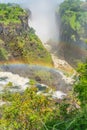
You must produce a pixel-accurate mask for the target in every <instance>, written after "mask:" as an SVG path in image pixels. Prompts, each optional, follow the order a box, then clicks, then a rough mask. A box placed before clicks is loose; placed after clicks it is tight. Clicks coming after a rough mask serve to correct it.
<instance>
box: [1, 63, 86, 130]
mask: <svg viewBox="0 0 87 130" xmlns="http://www.w3.org/2000/svg"><path fill="white" fill-rule="evenodd" d="M81 66H82V68H81V67H80V69H79V73H80V78H79V81H77V82H76V84H75V85H74V95H72V94H70V95H69V96H68V98H66V99H63V100H54V99H53V98H52V97H51V95H49V96H48V95H44V94H37V92H38V89H37V88H36V87H34V84H35V81H33V80H31V87H29V88H27V89H26V90H25V91H24V92H22V93H10V92H9V91H8V89H6V90H5V93H4V94H1V99H2V100H3V101H5V102H6V104H5V105H3V106H1V107H0V130H20V129H21V130H24V129H25V130H87V105H86V103H87V95H86V93H85V92H86V91H85V90H86V87H87V83H86V81H87V78H86V76H87V73H86V71H87V64H85V65H81ZM82 78H83V79H84V82H82ZM81 83H82V84H81ZM9 86H10V87H11V86H12V83H9ZM75 95H76V96H75Z"/></svg>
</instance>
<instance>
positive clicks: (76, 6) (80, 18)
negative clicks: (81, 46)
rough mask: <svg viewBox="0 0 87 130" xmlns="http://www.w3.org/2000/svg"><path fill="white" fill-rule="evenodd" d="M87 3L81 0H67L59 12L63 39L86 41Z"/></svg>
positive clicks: (67, 40)
mask: <svg viewBox="0 0 87 130" xmlns="http://www.w3.org/2000/svg"><path fill="white" fill-rule="evenodd" d="M84 5H85V6H86V8H87V3H86V2H83V1H81V0H65V1H64V2H63V3H61V5H60V7H59V11H57V14H59V15H60V18H61V25H62V26H61V28H60V30H61V40H62V41H66V42H77V41H79V42H81V41H83V42H84V39H86V38H87V29H86V28H87V10H85V7H84Z"/></svg>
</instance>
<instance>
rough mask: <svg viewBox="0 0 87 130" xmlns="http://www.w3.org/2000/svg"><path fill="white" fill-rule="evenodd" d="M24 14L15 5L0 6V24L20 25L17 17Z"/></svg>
mask: <svg viewBox="0 0 87 130" xmlns="http://www.w3.org/2000/svg"><path fill="white" fill-rule="evenodd" d="M25 14H26V12H25V11H24V10H23V9H22V8H20V6H18V5H16V4H7V5H6V4H0V23H3V24H6V25H7V24H9V23H11V22H12V23H21V21H20V19H19V16H20V15H22V16H23V15H25Z"/></svg>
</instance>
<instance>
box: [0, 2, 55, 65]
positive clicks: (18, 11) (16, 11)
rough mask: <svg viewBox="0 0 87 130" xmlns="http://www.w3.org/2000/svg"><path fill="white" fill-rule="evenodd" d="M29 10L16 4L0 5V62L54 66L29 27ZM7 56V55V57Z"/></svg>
mask: <svg viewBox="0 0 87 130" xmlns="http://www.w3.org/2000/svg"><path fill="white" fill-rule="evenodd" d="M30 15H31V12H30V11H29V10H24V9H22V8H21V7H20V6H19V5H16V4H0V40H1V41H0V46H1V47H2V48H1V49H0V54H1V56H0V60H1V61H2V60H4V61H6V60H7V58H8V61H10V60H12V59H15V61H16V60H19V61H20V60H21V61H22V62H24V63H32V64H42V65H48V66H52V65H53V63H52V58H51V56H50V54H49V53H48V52H47V50H46V49H45V48H44V46H43V45H42V42H41V41H40V39H39V38H38V36H37V35H36V34H35V30H34V29H33V28H30V27H29V26H28V19H29V17H30ZM6 54H7V55H6Z"/></svg>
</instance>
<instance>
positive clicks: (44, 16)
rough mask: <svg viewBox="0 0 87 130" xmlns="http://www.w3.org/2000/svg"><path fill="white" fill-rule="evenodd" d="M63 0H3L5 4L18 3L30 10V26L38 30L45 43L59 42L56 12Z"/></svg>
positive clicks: (37, 32)
mask: <svg viewBox="0 0 87 130" xmlns="http://www.w3.org/2000/svg"><path fill="white" fill-rule="evenodd" d="M62 1H63V0H23V1H21V0H12V1H11V0H1V1H0V2H3V3H8V2H9V3H18V4H20V5H21V6H23V7H25V8H29V9H30V10H31V12H32V17H31V19H30V20H29V26H31V27H33V28H34V29H35V30H36V34H37V35H38V36H39V38H40V39H41V40H42V42H43V43H45V42H46V41H48V40H50V39H51V40H54V41H58V39H59V37H58V36H59V31H58V26H57V25H56V18H55V10H56V7H57V5H58V4H60V3H61V2H62Z"/></svg>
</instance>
